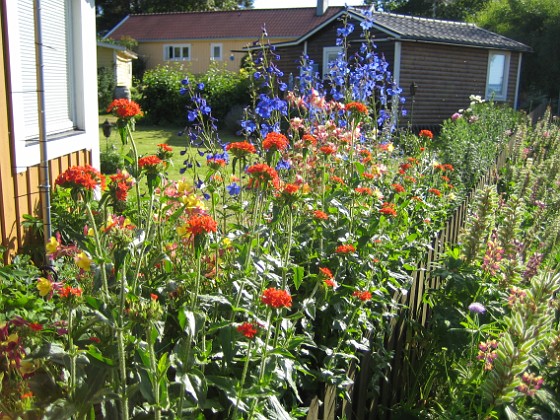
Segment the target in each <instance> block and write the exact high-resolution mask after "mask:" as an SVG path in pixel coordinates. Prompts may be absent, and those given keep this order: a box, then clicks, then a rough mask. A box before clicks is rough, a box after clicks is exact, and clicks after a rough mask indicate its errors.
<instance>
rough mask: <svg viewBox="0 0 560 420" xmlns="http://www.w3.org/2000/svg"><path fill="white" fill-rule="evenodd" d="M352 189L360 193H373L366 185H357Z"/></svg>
mask: <svg viewBox="0 0 560 420" xmlns="http://www.w3.org/2000/svg"><path fill="white" fill-rule="evenodd" d="M354 191H356V192H357V193H358V194H360V195H373V191H372V189H371V188H368V187H358V188H355V189H354Z"/></svg>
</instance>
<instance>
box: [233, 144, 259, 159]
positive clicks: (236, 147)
mask: <svg viewBox="0 0 560 420" xmlns="http://www.w3.org/2000/svg"><path fill="white" fill-rule="evenodd" d="M226 151H228V152H231V154H232V155H234V156H235V157H237V158H244V157H247V156H248V155H250V154H252V153H257V149H255V146H253V145H252V144H251V143H249V142H248V141H237V142H233V143H230V144H228V145H227V146H226Z"/></svg>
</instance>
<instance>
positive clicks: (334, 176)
mask: <svg viewBox="0 0 560 420" xmlns="http://www.w3.org/2000/svg"><path fill="white" fill-rule="evenodd" d="M331 179H332V180H333V181H334V182H336V183H338V184H341V185H344V184H345V182H344V180H343V179H342V178H340V177H338V176H336V175H333V176H331Z"/></svg>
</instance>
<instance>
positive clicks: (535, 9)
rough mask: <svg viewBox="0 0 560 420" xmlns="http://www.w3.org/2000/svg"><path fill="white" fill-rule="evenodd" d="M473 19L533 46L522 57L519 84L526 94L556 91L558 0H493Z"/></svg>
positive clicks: (559, 26)
mask: <svg viewBox="0 0 560 420" xmlns="http://www.w3.org/2000/svg"><path fill="white" fill-rule="evenodd" d="M475 21H476V23H477V24H478V25H480V26H482V27H483V28H486V29H489V30H491V31H493V32H497V33H499V34H502V35H505V36H507V37H510V38H513V39H515V40H517V41H520V42H523V43H524V44H527V45H529V46H530V47H532V48H533V51H534V52H533V53H532V54H525V55H524V58H523V61H524V64H523V72H522V79H521V85H522V91H523V92H524V93H525V95H524V96H525V97H527V96H528V95H529V96H533V97H534V96H539V95H546V96H548V97H556V95H558V94H559V89H560V82H559V81H558V80H559V78H558V75H559V74H560V49H559V48H558V39H560V2H559V1H558V0H494V1H492V2H489V3H487V5H486V7H485V8H484V9H483V10H482V11H481V12H479V13H478V14H477V15H476V18H475Z"/></svg>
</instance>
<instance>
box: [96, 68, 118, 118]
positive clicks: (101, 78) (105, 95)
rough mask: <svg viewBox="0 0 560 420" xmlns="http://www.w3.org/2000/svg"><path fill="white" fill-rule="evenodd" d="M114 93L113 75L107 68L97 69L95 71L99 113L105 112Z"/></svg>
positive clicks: (111, 70)
mask: <svg viewBox="0 0 560 420" xmlns="http://www.w3.org/2000/svg"><path fill="white" fill-rule="evenodd" d="M114 92H115V74H114V70H113V69H112V68H109V67H99V68H98V69H97V98H98V105H99V111H105V110H106V109H107V107H108V106H109V104H110V103H111V101H112V100H113V95H114Z"/></svg>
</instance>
